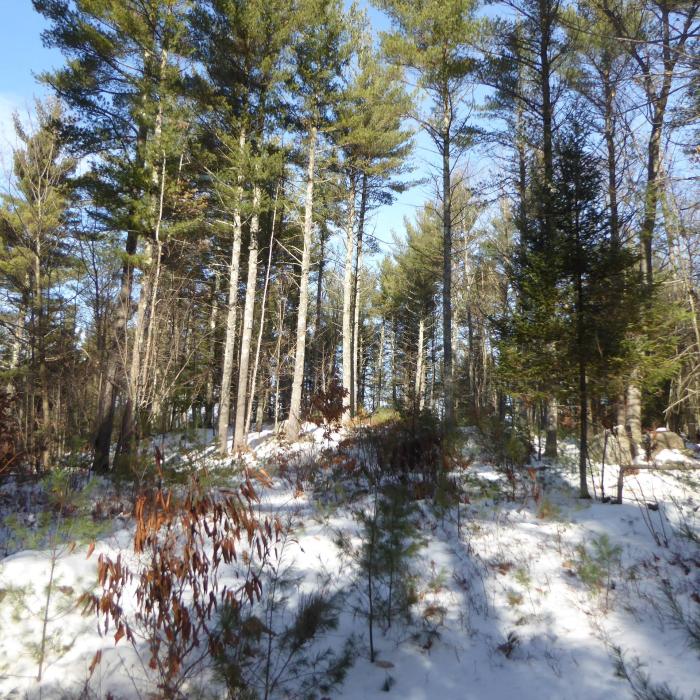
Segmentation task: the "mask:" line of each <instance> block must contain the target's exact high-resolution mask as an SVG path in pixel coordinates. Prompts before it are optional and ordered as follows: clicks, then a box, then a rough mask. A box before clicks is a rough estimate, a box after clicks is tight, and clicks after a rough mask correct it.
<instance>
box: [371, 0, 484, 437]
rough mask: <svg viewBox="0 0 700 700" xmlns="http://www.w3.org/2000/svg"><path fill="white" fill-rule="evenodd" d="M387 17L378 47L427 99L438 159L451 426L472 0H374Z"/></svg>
mask: <svg viewBox="0 0 700 700" xmlns="http://www.w3.org/2000/svg"><path fill="white" fill-rule="evenodd" d="M376 4H377V6H378V7H380V8H381V9H383V10H385V11H386V12H387V14H388V15H389V17H390V19H391V21H392V25H393V31H391V32H388V33H386V34H384V35H383V36H382V47H383V49H384V51H385V52H386V55H387V57H388V58H389V60H390V61H392V62H393V63H396V64H398V65H401V66H405V67H407V68H408V69H409V70H411V71H412V72H414V73H415V74H416V75H417V79H418V85H419V86H420V88H421V89H422V90H423V91H424V92H425V93H426V94H427V95H428V97H429V100H430V109H429V112H428V114H425V115H423V114H421V113H416V114H414V116H415V117H416V118H417V120H418V123H419V124H420V125H421V127H422V128H424V129H425V131H426V132H427V133H428V135H429V136H430V138H431V140H432V141H433V143H434V145H435V148H436V150H437V152H438V154H439V156H440V162H441V164H440V172H441V181H442V182H441V191H440V196H441V204H442V214H441V217H442V230H443V271H442V283H443V285H442V316H443V323H442V327H443V328H442V336H443V337H442V342H443V390H444V410H445V415H444V418H445V426H446V427H447V428H448V429H449V428H450V427H451V426H452V425H453V423H454V381H453V360H452V224H453V213H452V193H453V187H454V183H453V181H452V173H453V170H454V165H455V161H456V160H457V159H458V157H459V155H460V153H461V152H462V151H463V150H464V147H465V145H467V144H468V143H469V135H470V125H469V124H468V117H465V116H463V114H462V112H461V110H460V107H461V103H462V101H463V100H464V99H465V97H466V89H467V87H468V86H469V80H470V78H471V77H472V73H473V70H474V58H473V55H472V51H471V45H472V41H473V39H474V37H475V33H476V31H477V22H476V20H475V19H474V12H475V8H476V3H475V2H474V0H421V1H420V2H409V1H407V0H377V2H376Z"/></svg>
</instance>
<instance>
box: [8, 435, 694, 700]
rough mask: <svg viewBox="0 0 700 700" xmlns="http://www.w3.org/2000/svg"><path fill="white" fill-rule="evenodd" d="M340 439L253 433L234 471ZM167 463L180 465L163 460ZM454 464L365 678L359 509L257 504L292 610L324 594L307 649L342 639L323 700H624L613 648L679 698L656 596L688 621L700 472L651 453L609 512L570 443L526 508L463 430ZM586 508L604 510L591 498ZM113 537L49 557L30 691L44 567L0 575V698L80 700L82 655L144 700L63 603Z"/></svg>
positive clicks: (280, 483)
mask: <svg viewBox="0 0 700 700" xmlns="http://www.w3.org/2000/svg"><path fill="white" fill-rule="evenodd" d="M212 437H213V436H211V434H206V433H202V434H200V435H197V436H196V439H193V440H190V441H184V442H183V441H182V440H181V439H180V438H179V437H177V436H165V437H164V438H163V439H161V442H160V443H159V444H161V445H163V446H164V449H165V455H166V459H168V460H174V461H177V460H178V459H180V460H181V461H182V463H183V464H188V465H191V464H196V465H199V464H206V465H207V467H208V468H210V469H216V468H218V467H224V466H227V465H229V466H230V464H231V460H222V459H220V458H219V457H218V456H216V450H215V448H214V446H213V444H208V443H211V440H212ZM346 437H348V435H347V434H345V433H335V434H333V435H332V436H331V438H330V439H326V437H325V436H324V431H323V429H322V428H318V427H316V426H313V425H307V426H305V433H304V435H303V436H302V439H301V440H299V441H297V442H295V443H293V444H289V443H286V442H285V441H283V440H279V439H278V438H277V437H276V436H275V435H274V432H273V431H272V430H270V429H265V430H263V431H261V432H259V433H252V434H251V435H250V438H249V446H250V451H249V452H248V453H246V454H245V455H244V457H243V459H244V460H245V462H246V463H247V464H249V465H259V466H263V467H265V468H266V469H268V470H269V468H270V466H271V465H274V463H275V460H276V459H277V458H279V457H280V456H282V457H284V458H285V459H286V460H289V461H292V462H293V463H294V465H295V467H299V466H300V465H303V464H304V463H308V462H314V461H317V460H318V459H319V457H320V456H321V454H322V452H323V450H333V449H336V448H337V447H338V445H340V444H341V442H342V440H343V439H345V438H346ZM188 449H190V451H191V453H190V454H187V450H188ZM178 450H180V451H183V452H185V456H184V457H183V456H182V455H180V456H176V451H178ZM464 451H465V454H468V455H469V456H471V457H472V458H476V459H475V461H474V462H473V463H472V464H471V465H470V466H469V467H468V468H467V469H466V470H464V471H461V472H456V473H455V474H454V475H453V476H454V477H455V478H456V479H458V480H459V481H460V483H461V484H462V488H463V490H464V491H465V492H466V495H467V497H468V499H467V500H468V503H463V504H462V505H461V506H460V508H461V511H460V522H461V527H460V532H458V529H457V521H456V508H454V507H452V508H450V509H449V510H448V512H447V513H446V514H438V513H436V511H435V509H434V508H433V507H432V505H431V504H430V503H428V502H420V504H419V509H418V512H417V514H416V516H415V517H416V525H417V527H418V528H419V531H420V535H421V537H422V540H423V546H422V548H421V549H420V551H419V553H418V554H417V555H416V556H415V557H414V558H413V560H412V562H411V567H412V570H413V571H414V573H415V574H416V580H417V583H416V587H417V592H418V596H417V598H418V600H417V602H416V603H415V604H414V606H413V608H412V613H413V621H412V622H411V623H410V624H408V625H401V624H395V625H392V627H391V629H389V630H388V631H387V632H386V633H383V632H382V631H381V630H378V629H377V630H375V643H376V647H377V649H378V660H377V661H375V663H370V661H369V658H368V646H367V629H366V628H367V624H366V619H365V618H364V617H363V616H362V615H359V614H357V609H356V608H357V605H358V602H359V598H358V597H357V596H358V592H357V591H358V589H357V578H356V571H355V569H354V567H353V565H352V564H351V563H349V562H348V560H347V558H346V557H344V556H343V554H342V552H341V551H340V549H339V548H338V546H337V544H336V541H337V538H338V534H339V533H344V534H346V535H347V536H348V537H350V538H351V540H352V541H354V542H355V543H358V542H359V535H360V531H359V525H358V521H357V518H356V517H354V515H353V514H354V513H355V512H356V511H357V510H358V509H362V508H367V507H369V506H370V500H369V499H368V498H367V497H366V496H358V497H357V498H355V499H354V500H352V502H350V501H347V502H346V501H344V500H343V498H344V497H343V493H344V492H343V491H342V488H341V487H342V485H341V484H339V483H331V482H329V481H328V480H326V481H323V480H321V481H320V482H319V483H317V484H316V485H315V488H310V487H307V488H306V489H305V490H303V491H300V490H299V489H298V488H297V485H296V484H295V483H293V479H287V480H285V479H282V478H277V477H275V478H274V479H273V485H272V487H271V488H269V489H266V490H265V491H264V492H263V493H262V494H261V503H260V504H259V508H260V509H261V511H262V512H265V513H277V514H279V515H280V517H282V518H283V520H284V521H285V522H287V523H290V525H291V527H292V532H293V536H292V537H291V538H290V539H289V541H288V542H287V543H286V545H285V552H284V557H285V560H286V561H287V563H288V564H289V566H291V567H292V568H293V570H294V571H295V572H296V573H297V574H298V575H299V577H300V581H299V583H298V585H297V587H296V589H295V593H294V595H293V596H292V597H291V601H290V602H291V603H292V604H293V603H294V601H295V600H296V601H298V599H299V596H301V594H302V593H305V592H310V591H312V590H315V589H317V588H318V587H319V586H320V585H324V586H327V587H329V588H330V589H331V590H332V591H336V592H338V593H339V594H340V597H341V600H342V602H343V606H342V610H341V614H340V624H339V626H338V628H337V629H335V630H332V631H331V632H328V633H327V634H326V636H325V637H324V639H323V640H321V644H322V645H325V646H331V647H333V648H335V649H340V648H341V647H342V645H343V644H344V643H345V641H346V640H347V639H348V638H350V637H351V636H354V637H355V639H356V648H357V658H356V659H355V662H354V664H353V666H352V668H351V669H350V671H349V673H348V676H347V678H346V680H345V682H344V683H343V684H342V685H341V686H340V687H339V688H338V689H336V690H334V691H331V693H329V697H333V698H347V699H352V700H359V699H360V698H381V697H385V696H386V695H387V694H396V695H398V696H400V697H401V698H402V699H403V700H423V699H426V700H427V699H428V698H431V699H432V698H441V699H445V700H451V699H454V700H457V699H458V698H459V699H471V698H473V699H477V698H479V699H481V698H495V699H498V698H511V697H514V696H517V697H518V699H519V700H530V699H532V700H542V699H543V698H563V697H566V698H567V699H570V700H577V699H581V700H596V699H600V700H603V699H605V700H609V699H610V698H627V697H629V698H632V697H633V694H632V691H631V689H630V686H629V684H628V683H627V682H626V681H625V680H623V679H621V678H619V677H617V676H616V675H615V672H614V671H615V669H614V663H613V659H612V649H613V647H619V648H621V649H622V652H623V654H624V656H625V659H626V660H627V661H628V662H629V664H630V665H633V664H634V658H635V657H638V658H639V660H640V662H642V663H643V664H645V667H644V673H646V674H648V676H649V677H650V678H651V679H652V681H653V682H654V683H656V684H661V683H668V685H669V686H670V687H671V688H672V689H673V690H674V691H676V692H677V693H678V694H679V697H685V698H690V697H693V694H694V693H696V691H697V690H698V678H699V677H700V662H699V660H698V653H697V650H694V649H693V648H691V646H690V645H689V643H688V637H687V635H686V633H685V631H684V630H683V629H680V628H679V627H678V625H677V624H674V622H673V621H672V620H671V618H670V617H669V615H668V610H667V607H668V606H667V603H666V599H665V597H664V594H663V591H662V588H661V586H662V582H664V581H666V582H668V585H669V586H670V588H671V589H672V590H673V591H674V592H675V595H676V596H677V600H678V601H679V603H680V605H681V606H682V607H683V608H684V609H685V610H686V611H688V613H689V614H691V615H692V614H694V615H695V616H697V615H698V614H700V604H699V602H698V599H696V598H693V597H692V596H693V594H695V596H697V594H698V591H700V546H699V545H698V544H697V542H693V541H691V540H690V539H689V538H687V537H682V536H681V535H680V534H679V531H681V530H682V529H683V526H684V525H685V526H687V527H688V528H690V531H691V532H695V533H696V534H697V533H698V525H700V522H699V519H700V512H699V508H700V471H694V470H693V469H692V468H695V467H696V466H698V465H700V463H698V465H696V464H695V460H691V459H689V458H688V457H686V456H685V455H682V454H681V453H679V452H676V451H673V450H663V451H662V452H661V453H659V455H657V456H656V458H655V462H654V463H653V464H652V465H646V466H647V468H645V469H639V470H638V472H637V473H631V474H628V475H627V476H626V477H625V490H624V499H623V503H622V504H621V505H615V504H612V503H604V502H601V501H600V500H592V501H582V500H580V499H578V498H577V492H576V485H577V483H578V475H577V473H576V472H575V470H574V469H573V468H572V466H571V465H572V464H575V448H574V447H573V446H571V445H569V446H568V447H567V449H566V451H565V452H564V454H563V456H562V460H561V464H547V463H544V464H538V465H536V466H537V467H538V469H537V470H536V472H533V473H536V479H537V483H538V484H539V486H540V490H541V495H540V496H539V498H538V499H537V501H536V500H535V499H534V498H533V494H534V491H533V490H532V477H531V475H530V474H528V473H526V472H523V474H522V475H521V476H520V477H519V487H518V494H517V498H516V500H515V501H510V500H509V499H508V498H507V496H508V494H509V493H510V485H509V484H507V483H506V481H505V477H504V475H503V474H502V473H501V472H500V471H499V469H498V468H497V467H496V466H495V465H493V464H490V463H489V461H488V455H487V451H486V450H485V449H484V448H483V446H480V445H479V444H478V431H469V432H465V443H464ZM680 463H682V465H681V464H680ZM640 466H641V465H640ZM659 466H661V467H663V468H662V469H656V468H655V467H659ZM679 466H682V467H683V468H676V467H679ZM689 467H692V468H689ZM596 479H597V481H599V475H596ZM616 481H617V469H616V467H614V466H610V465H606V483H605V493H606V495H614V494H615V493H616ZM12 489H15V490H14V491H12ZM334 489H335V490H334ZM596 492H597V495H598V496H600V495H601V494H600V484H599V483H597V486H596ZM5 493H6V494H10V493H11V498H10V497H9V496H8V497H7V498H6V501H5V502H7V503H9V502H10V501H11V500H14V499H15V497H16V494H17V486H16V485H11V486H7V487H6V491H5ZM1 502H4V501H2V500H0V503H1ZM14 502H15V503H17V500H14ZM123 523H124V521H123V520H119V519H115V521H114V527H113V529H112V531H111V533H110V534H108V535H105V536H103V537H102V538H101V539H100V540H99V541H98V542H97V545H96V550H95V553H93V554H92V556H91V557H90V558H89V559H88V558H86V554H87V548H86V546H85V545H82V546H78V547H76V548H75V549H71V548H70V547H66V546H64V545H62V544H61V545H57V547H58V550H57V551H59V556H58V557H57V560H56V561H57V563H56V572H55V577H56V582H57V584H58V585H59V586H60V587H61V591H62V592H60V593H58V594H56V595H57V600H56V605H55V609H54V610H53V611H52V614H53V617H52V621H51V622H50V624H49V632H50V633H51V634H53V635H55V639H54V641H55V649H56V651H53V652H52V653H50V654H49V655H48V656H49V663H48V664H47V667H46V668H45V669H44V674H43V679H42V682H41V684H39V683H37V682H36V680H35V676H36V671H37V664H36V660H35V658H33V657H32V648H31V647H32V644H36V642H37V641H38V639H39V637H40V631H41V625H42V619H41V615H40V614H37V613H40V612H41V610H42V606H43V605H44V602H43V601H44V596H45V592H46V584H47V582H48V577H49V568H50V561H51V552H50V550H46V549H44V550H39V549H25V550H24V551H20V552H16V553H13V554H11V555H10V556H7V557H5V558H4V559H2V560H0V630H2V634H1V635H0V697H3V698H24V697H39V695H42V696H43V697H53V696H60V694H61V693H67V692H70V693H74V694H76V695H77V694H79V692H80V691H81V689H82V688H83V687H84V686H85V684H86V683H87V682H88V676H89V673H88V666H89V664H90V662H91V660H92V659H93V657H94V654H95V652H96V651H97V650H102V661H101V663H100V664H99V665H98V666H97V669H96V671H95V673H94V675H93V676H92V678H91V680H90V681H89V684H90V688H91V690H92V692H93V693H94V694H95V695H96V696H97V697H106V695H107V694H108V693H112V694H113V696H114V697H115V698H117V697H118V698H132V697H134V698H136V697H145V695H146V694H147V689H148V687H149V682H152V679H151V678H149V672H148V669H147V668H145V663H147V654H144V656H143V658H144V659H146V662H144V661H143V659H141V658H140V657H139V654H137V652H136V651H135V650H134V649H133V648H132V647H131V646H130V645H129V644H128V643H126V641H125V640H122V641H121V642H120V643H119V644H118V645H116V646H115V644H114V638H113V636H112V634H113V632H112V633H108V634H107V635H106V636H101V635H100V633H99V631H98V629H97V626H96V623H95V620H94V618H91V617H87V618H86V617H83V616H82V615H81V614H80V609H79V607H78V606H77V605H76V602H75V601H76V599H77V597H78V595H79V593H80V592H82V591H84V590H91V588H92V586H93V585H94V580H95V572H96V562H97V556H98V555H99V554H100V553H105V554H109V555H111V556H116V554H118V553H120V552H121V553H123V554H124V555H125V556H132V553H131V552H130V540H131V536H132V533H131V531H130V529H128V528H125V527H123ZM1 536H2V531H1V530H0V537H1ZM605 537H607V541H608V542H609V545H610V546H611V547H612V548H613V551H614V552H615V553H616V554H614V556H612V557H611V558H610V559H609V560H608V562H607V564H608V565H607V568H606V567H603V569H604V573H605V581H604V583H603V584H602V585H599V586H592V585H591V584H590V583H587V582H586V580H584V578H585V577H584V575H583V574H582V565H583V563H584V562H585V561H588V562H589V563H590V562H591V561H592V560H593V558H595V556H596V552H597V551H599V550H597V549H596V543H597V544H598V545H600V546H601V547H602V546H604V542H605V540H604V538H605ZM1 544H2V543H0V545H1ZM615 548H619V549H615ZM0 551H2V550H1V549H0ZM601 551H602V550H601ZM586 557H588V559H586ZM599 568H600V567H599ZM431 611H433V612H431ZM435 611H437V612H435ZM509 639H510V640H511V643H510V645H509V643H508V640H509ZM151 687H152V686H151ZM387 688H388V692H387V690H386V689H387ZM222 697H223V695H222Z"/></svg>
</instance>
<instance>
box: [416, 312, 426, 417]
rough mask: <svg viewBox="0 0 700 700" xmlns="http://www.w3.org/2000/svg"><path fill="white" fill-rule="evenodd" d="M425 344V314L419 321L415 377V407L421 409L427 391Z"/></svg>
mask: <svg viewBox="0 0 700 700" xmlns="http://www.w3.org/2000/svg"><path fill="white" fill-rule="evenodd" d="M424 344H425V319H424V318H423V316H421V317H420V321H419V322H418V348H417V349H416V350H417V360H416V378H415V388H414V395H415V398H414V409H416V408H417V409H418V410H419V411H422V410H423V407H424V405H425V391H424V386H423V373H424V371H425V368H424V360H423V357H424V352H423V345H424Z"/></svg>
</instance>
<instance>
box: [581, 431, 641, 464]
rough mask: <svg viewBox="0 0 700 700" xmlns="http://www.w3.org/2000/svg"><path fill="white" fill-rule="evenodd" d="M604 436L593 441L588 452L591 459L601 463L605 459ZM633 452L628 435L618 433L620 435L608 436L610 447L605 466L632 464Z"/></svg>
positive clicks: (599, 436) (607, 449) (597, 436)
mask: <svg viewBox="0 0 700 700" xmlns="http://www.w3.org/2000/svg"><path fill="white" fill-rule="evenodd" d="M603 444H604V438H603V435H602V434H601V435H596V436H595V437H594V438H592V439H591V442H590V444H589V447H588V450H589V453H590V456H591V459H593V460H595V461H596V462H600V461H601V460H602V459H603ZM631 463H632V450H631V447H630V441H629V438H628V437H627V435H625V434H624V433H621V432H619V431H618V435H617V436H614V435H610V434H608V446H607V448H606V450H605V464H622V465H626V464H631Z"/></svg>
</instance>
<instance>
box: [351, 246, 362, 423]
mask: <svg viewBox="0 0 700 700" xmlns="http://www.w3.org/2000/svg"><path fill="white" fill-rule="evenodd" d="M361 272H362V236H361V235H358V236H357V257H356V258H355V274H354V276H353V277H354V284H355V294H354V297H355V299H354V301H353V307H354V309H353V317H354V318H353V331H352V397H351V398H352V412H353V415H357V411H358V409H357V396H358V386H359V376H360V374H359V369H360V368H359V365H358V358H359V354H360V343H361V341H362V338H361V337H360V274H361Z"/></svg>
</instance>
